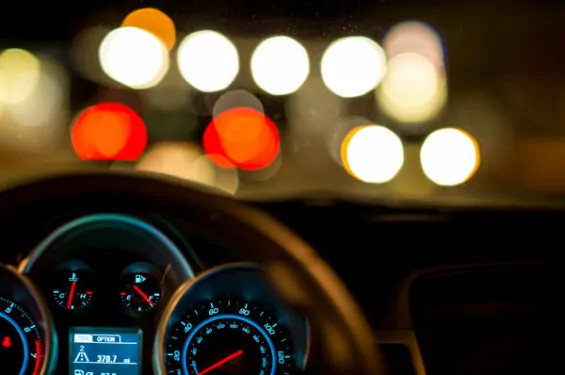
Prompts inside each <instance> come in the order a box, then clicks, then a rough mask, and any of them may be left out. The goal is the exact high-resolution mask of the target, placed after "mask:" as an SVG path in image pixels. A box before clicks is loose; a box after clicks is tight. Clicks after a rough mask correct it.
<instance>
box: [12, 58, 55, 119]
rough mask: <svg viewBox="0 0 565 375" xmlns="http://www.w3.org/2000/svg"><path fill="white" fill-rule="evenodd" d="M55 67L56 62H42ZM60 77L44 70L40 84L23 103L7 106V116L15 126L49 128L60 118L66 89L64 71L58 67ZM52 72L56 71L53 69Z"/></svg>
mask: <svg viewBox="0 0 565 375" xmlns="http://www.w3.org/2000/svg"><path fill="white" fill-rule="evenodd" d="M49 63H50V64H51V65H52V66H55V63H54V62H46V61H45V60H43V61H42V65H43V66H44V67H47V65H48V64H49ZM57 68H59V69H57V70H58V71H59V76H57V75H56V74H52V72H49V71H48V69H44V70H43V71H42V72H41V74H40V77H39V82H38V84H37V86H36V88H35V90H33V92H32V93H31V94H30V95H29V96H28V98H27V99H26V100H24V101H23V102H20V103H17V104H12V105H9V106H6V115H7V116H9V117H10V119H11V120H12V121H14V123H15V124H18V125H23V126H31V127H33V126H49V125H53V123H54V122H55V121H56V120H57V119H58V118H60V116H61V113H62V112H63V111H64V109H63V104H64V89H63V87H62V83H63V82H61V80H62V79H61V77H60V76H61V75H63V73H62V72H63V69H61V67H60V66H57ZM51 70H54V68H52V69H51Z"/></svg>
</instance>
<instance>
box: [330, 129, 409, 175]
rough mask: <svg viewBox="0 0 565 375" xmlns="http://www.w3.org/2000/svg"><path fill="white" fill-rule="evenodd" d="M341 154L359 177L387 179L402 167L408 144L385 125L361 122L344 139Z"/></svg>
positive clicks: (348, 168)
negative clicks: (404, 143) (362, 123)
mask: <svg viewBox="0 0 565 375" xmlns="http://www.w3.org/2000/svg"><path fill="white" fill-rule="evenodd" d="M341 158H342V162H343V166H344V167H345V169H346V170H347V171H348V172H349V173H350V174H351V175H352V176H354V177H355V178H357V179H359V180H361V181H364V182H370V183H384V182H387V181H390V180H392V179H393V178H394V177H395V176H396V174H397V173H398V172H399V171H400V168H402V165H403V164H404V148H403V146H402V141H401V140H400V138H399V137H398V136H397V135H396V134H395V133H394V132H392V131H391V130H389V129H387V128H385V127H384V126H378V125H366V126H359V127H356V128H354V129H353V130H351V131H350V132H349V133H348V135H347V136H346V137H345V139H344V140H343V143H342V146H341Z"/></svg>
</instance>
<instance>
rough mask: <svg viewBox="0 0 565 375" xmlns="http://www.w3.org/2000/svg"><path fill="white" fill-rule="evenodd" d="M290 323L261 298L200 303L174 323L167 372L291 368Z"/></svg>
mask: <svg viewBox="0 0 565 375" xmlns="http://www.w3.org/2000/svg"><path fill="white" fill-rule="evenodd" d="M293 353H294V351H293V347H292V343H291V340H290V337H289V335H288V334H287V331H286V329H285V328H284V327H283V326H282V325H281V324H280V322H279V321H277V319H276V318H275V317H274V316H271V315H270V314H269V313H268V312H267V311H266V310H265V309H264V308H263V307H262V306H261V305H260V304H258V303H255V302H250V301H244V300H242V299H220V300H214V301H209V302H206V303H203V304H200V305H197V306H195V307H194V309H192V310H191V311H189V312H188V313H187V314H185V315H184V316H183V317H182V318H181V319H180V320H179V321H178V322H176V323H175V324H174V325H173V326H172V329H171V332H170V335H169V337H168V338H167V341H166V343H165V356H166V361H165V362H166V367H167V373H170V374H178V375H204V374H210V375H227V374H249V375H276V374H277V375H278V374H285V375H288V374H291V373H293V371H292V368H293V366H292V363H293V362H294V358H293Z"/></svg>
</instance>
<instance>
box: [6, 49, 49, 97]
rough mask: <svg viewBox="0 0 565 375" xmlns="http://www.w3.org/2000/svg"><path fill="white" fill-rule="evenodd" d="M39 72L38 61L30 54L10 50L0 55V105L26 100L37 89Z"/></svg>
mask: <svg viewBox="0 0 565 375" xmlns="http://www.w3.org/2000/svg"><path fill="white" fill-rule="evenodd" d="M40 71H41V64H40V62H39V59H38V58H37V57H35V55H33V54H32V53H31V52H28V51H26V50H23V49H17V48H12V49H7V50H5V51H3V52H2V53H0V103H4V104H17V103H20V102H23V101H24V100H26V99H28V97H29V96H30V95H31V94H32V93H33V91H34V90H35V89H36V87H37V84H38V82H39V75H40Z"/></svg>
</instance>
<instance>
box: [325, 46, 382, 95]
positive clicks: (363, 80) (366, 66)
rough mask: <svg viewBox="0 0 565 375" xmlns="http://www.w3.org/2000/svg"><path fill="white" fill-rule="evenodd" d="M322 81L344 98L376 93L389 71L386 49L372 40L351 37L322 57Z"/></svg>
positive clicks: (327, 51) (329, 48) (331, 47)
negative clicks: (374, 90) (375, 89)
mask: <svg viewBox="0 0 565 375" xmlns="http://www.w3.org/2000/svg"><path fill="white" fill-rule="evenodd" d="M321 69H322V78H323V80H324V83H325V84H326V86H327V87H328V89H330V90H331V91H332V92H334V93H335V94H336V95H339V96H341V97H344V98H353V97H357V96H361V95H364V94H366V93H368V92H369V91H371V90H373V89H374V88H375V87H376V86H377V85H378V84H379V83H380V82H381V80H382V79H383V77H384V75H385V72H386V57H385V53H384V51H383V49H382V48H381V47H380V46H379V45H378V44H377V43H376V42H375V41H373V40H372V39H369V38H366V37H362V36H350V37H346V38H341V39H338V40H336V41H335V42H333V43H332V44H331V45H330V46H329V47H328V49H327V50H326V52H325V53H324V56H323V57H322V62H321Z"/></svg>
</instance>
